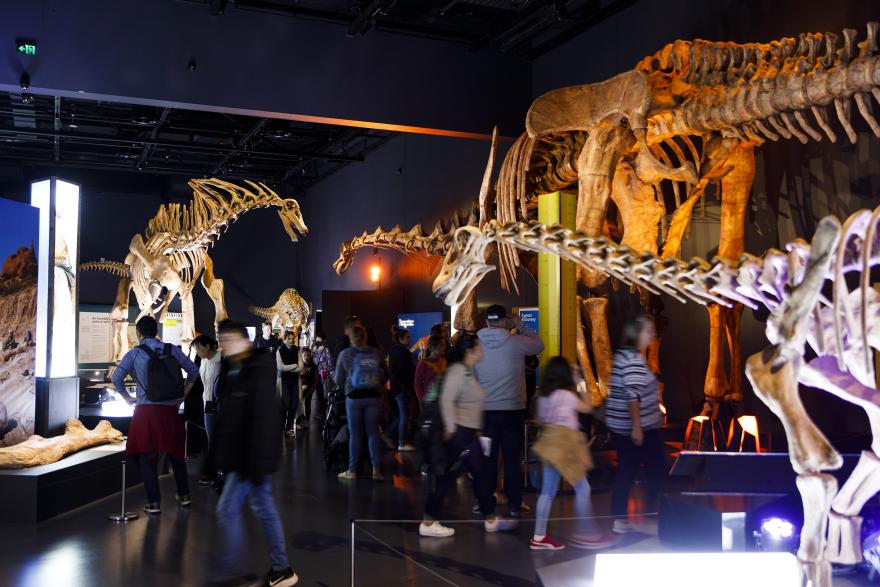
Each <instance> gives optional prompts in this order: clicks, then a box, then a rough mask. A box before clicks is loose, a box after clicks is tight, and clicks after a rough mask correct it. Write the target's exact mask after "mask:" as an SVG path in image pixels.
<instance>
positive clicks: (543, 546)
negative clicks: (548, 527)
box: [529, 536, 565, 550]
mask: <svg viewBox="0 0 880 587" xmlns="http://www.w3.org/2000/svg"><path fill="white" fill-rule="evenodd" d="M529 548H531V549H532V550H562V549H563V548H565V545H564V544H563V543H561V542H556V541H555V540H553V539H552V538H550V536H544V537H543V538H541V539H540V540H535V539H534V537H533V538H532V539H531V540H530V541H529Z"/></svg>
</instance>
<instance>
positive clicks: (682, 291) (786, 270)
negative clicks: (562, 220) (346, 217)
mask: <svg viewBox="0 0 880 587" xmlns="http://www.w3.org/2000/svg"><path fill="white" fill-rule="evenodd" d="M493 242H494V243H500V244H506V245H509V246H511V247H516V248H517V249H522V250H526V251H533V252H542V253H550V254H554V255H557V256H559V257H560V258H562V259H565V260H569V261H572V262H574V263H576V264H577V265H578V266H579V267H581V268H584V269H586V270H590V271H595V272H598V273H601V274H602V275H605V276H608V277H611V278H614V279H618V280H620V281H622V282H623V283H626V284H629V285H633V286H638V287H642V288H645V289H647V290H648V291H651V292H653V293H657V294H660V293H666V294H669V295H670V296H672V297H674V298H676V299H677V300H679V301H682V302H684V301H692V302H696V303H698V304H701V305H707V304H718V305H720V306H723V307H732V306H734V305H736V304H744V305H746V306H749V307H752V308H757V307H760V306H763V307H766V308H767V309H769V310H770V311H771V314H770V317H769V319H768V320H767V326H766V335H767V338H768V340H769V341H770V345H771V346H769V347H767V348H766V349H765V350H764V351H763V352H761V353H758V354H755V355H753V356H752V357H750V358H749V359H748V361H747V364H746V374H747V376H748V378H749V380H750V381H751V382H752V385H753V387H754V389H755V392H756V394H757V396H758V397H759V398H760V399H761V400H762V401H763V402H764V403H765V404H767V406H768V407H769V408H770V410H771V411H773V413H774V414H776V415H777V416H778V417H779V419H780V420H781V421H782V424H783V428H784V430H785V434H786V438H787V440H788V446H789V456H790V460H791V463H792V467H793V468H794V470H795V472H796V473H797V475H798V477H797V487H798V490H799V491H800V493H801V497H802V500H803V506H804V526H803V528H802V531H801V543H800V548H799V550H798V553H797V555H798V558H799V560H800V561H801V563H802V568H803V570H804V573H805V576H806V578H807V579H809V580H810V581H812V582H813V585H815V586H817V587H826V586H829V585H831V563H832V562H837V563H844V564H853V563H855V562H858V561H860V560H861V557H862V553H861V535H860V529H861V521H862V520H861V518H860V517H859V516H858V514H859V512H860V511H861V509H862V507H863V506H864V504H865V503H866V502H867V500H868V499H870V498H871V497H872V496H873V495H875V494H876V493H877V492H878V491H880V390H878V389H877V384H876V380H875V372H874V363H873V352H874V351H876V350H878V349H880V293H878V292H877V291H876V290H875V289H874V287H873V285H874V282H873V280H872V276H871V272H872V270H873V269H874V268H875V267H877V266H880V208H877V209H876V210H874V211H873V212H871V211H868V210H862V211H860V212H857V213H855V214H853V215H852V216H850V217H849V218H848V219H847V220H846V222H844V223H843V226H841V224H840V222H839V221H838V220H837V218H835V217H833V216H828V217H826V218H824V219H822V220H821V221H820V222H819V224H818V227H817V229H816V233H815V235H814V236H813V240H812V243H810V244H808V243H806V242H805V241H803V240H800V239H798V240H795V241H793V242H792V243H790V244H789V245H787V247H786V250H785V251H779V250H775V249H771V250H769V251H768V252H767V253H766V254H765V255H764V257H763V258H758V257H753V256H751V255H744V256H743V257H742V258H741V259H740V260H739V262H738V263H735V262H731V261H728V260H724V259H716V260H715V261H714V262H712V263H708V262H706V261H705V260H703V259H700V258H694V259H692V260H691V261H690V262H689V263H685V262H682V261H680V260H678V259H675V258H668V257H667V258H661V257H658V256H656V255H653V254H647V253H641V254H640V253H637V252H635V251H633V250H632V249H630V248H629V247H626V246H622V245H618V244H615V243H613V242H611V241H609V240H607V239H604V238H593V237H591V236H588V235H585V234H583V233H580V232H574V231H571V230H568V229H565V228H563V227H560V226H550V227H547V226H545V225H542V224H538V223H535V222H528V223H513V224H501V223H499V222H497V221H491V222H489V223H487V225H486V226H484V227H483V228H482V229H479V228H476V227H470V226H467V227H462V228H460V229H458V230H457V231H456V233H455V237H454V242H453V247H452V248H451V249H450V251H449V253H448V254H447V256H446V258H445V259H444V263H443V267H442V268H441V271H440V273H439V274H438V276H437V279H436V280H435V281H434V285H433V287H434V292H435V294H436V295H437V296H438V297H439V298H441V299H443V300H444V302H445V303H447V304H455V303H458V302H460V301H461V300H462V299H464V298H465V297H466V296H467V295H468V294H469V292H470V291H471V290H473V288H474V287H475V286H476V285H477V283H478V282H479V281H480V280H481V279H482V278H483V276H485V275H486V274H487V273H488V272H490V271H492V270H493V269H494V267H492V266H491V265H489V264H488V263H487V257H488V255H489V246H490V244H491V243H493ZM826 285H827V286H826ZM829 293H830V299H829V297H828V294H829ZM806 345H809V347H810V349H811V350H812V351H813V352H814V353H815V354H816V355H817V357H816V358H815V359H812V360H810V361H809V362H805V358H804V355H805V353H806V349H805V346H806ZM798 383H802V384H804V385H807V386H809V387H814V388H818V389H822V390H825V391H827V392H829V393H832V394H834V395H835V396H837V397H839V398H841V399H843V400H844V401H847V402H850V403H852V404H855V405H858V406H861V407H862V408H863V409H864V410H865V411H866V413H867V415H868V420H869V423H870V426H871V433H872V438H873V440H872V444H871V447H870V450H867V451H863V452H862V455H861V458H860V460H859V463H858V465H857V466H856V468H855V470H854V471H853V473H852V474H851V475H850V477H849V478H848V479H847V481H846V482H845V483H844V485H843V486H842V487H841V488H840V490H839V491H838V488H837V481H836V479H835V478H834V477H833V476H831V475H829V474H827V473H826V472H827V471H833V470H836V469H838V468H840V466H841V465H842V459H841V457H840V455H839V454H838V453H837V451H835V450H834V448H833V447H832V446H831V444H830V443H829V442H828V440H827V439H826V438H825V436H824V435H823V434H822V432H821V431H820V430H819V429H818V428H817V427H816V425H815V424H814V423H813V421H812V420H811V419H810V417H809V415H808V414H807V412H806V410H805V409H804V406H803V404H802V403H801V400H800V396H799V395H798Z"/></svg>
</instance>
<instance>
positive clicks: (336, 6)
mask: <svg viewBox="0 0 880 587" xmlns="http://www.w3.org/2000/svg"><path fill="white" fill-rule="evenodd" d="M180 1H182V2H192V3H195V4H203V5H205V7H206V10H207V11H208V12H209V13H210V14H212V15H214V16H217V17H223V16H224V15H230V14H232V13H234V11H235V10H257V11H262V12H270V13H273V14H278V15H280V16H289V17H297V18H305V19H313V20H321V21H326V22H331V23H335V24H339V25H342V27H344V28H343V29H342V30H341V31H340V34H345V35H347V36H350V37H351V36H356V35H364V34H367V33H369V32H370V31H371V30H378V31H386V32H391V33H400V34H407V35H416V36H421V37H428V38H433V39H443V40H447V41H453V42H457V43H465V44H467V45H471V46H472V47H474V48H488V47H491V48H495V49H497V50H500V51H502V52H505V53H508V52H509V53H517V54H522V55H523V56H524V57H525V58H526V59H534V58H535V57H538V56H540V55H543V54H544V53H546V52H548V51H550V50H552V49H554V48H556V47H558V46H559V45H561V44H562V43H564V42H566V41H567V40H569V39H571V38H572V37H574V36H576V35H578V34H580V33H582V32H584V31H585V30H587V29H588V28H590V27H592V26H594V25H596V24H598V23H599V22H601V21H603V20H605V19H606V18H609V17H610V16H613V15H614V14H616V13H617V12H620V11H621V10H623V9H624V8H626V7H628V6H630V5H632V4H635V2H636V0H180Z"/></svg>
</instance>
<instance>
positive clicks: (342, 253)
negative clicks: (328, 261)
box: [333, 243, 354, 275]
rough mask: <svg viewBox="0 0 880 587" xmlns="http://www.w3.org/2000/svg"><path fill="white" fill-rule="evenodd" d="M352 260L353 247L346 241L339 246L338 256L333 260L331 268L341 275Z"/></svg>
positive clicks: (347, 268) (349, 266)
mask: <svg viewBox="0 0 880 587" xmlns="http://www.w3.org/2000/svg"><path fill="white" fill-rule="evenodd" d="M352 262H354V249H353V248H352V247H351V246H350V245H349V244H348V243H342V244H341V245H340V246H339V258H338V259H336V261H334V262H333V269H335V270H336V274H337V275H342V274H343V273H345V272H346V271H348V270H349V269H351V264H352Z"/></svg>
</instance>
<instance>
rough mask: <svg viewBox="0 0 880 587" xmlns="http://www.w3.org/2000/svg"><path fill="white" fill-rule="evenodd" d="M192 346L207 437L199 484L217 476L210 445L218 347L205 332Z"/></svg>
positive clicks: (215, 416) (213, 418)
mask: <svg viewBox="0 0 880 587" xmlns="http://www.w3.org/2000/svg"><path fill="white" fill-rule="evenodd" d="M192 344H193V348H195V350H196V355H198V357H199V358H200V359H201V362H200V363H199V377H200V378H201V380H202V388H203V391H202V403H203V406H204V413H205V436H207V438H208V451H207V454H206V457H205V462H204V463H203V465H202V475H201V477H200V478H199V485H208V484H210V483H211V482H212V481H214V479H216V478H217V469H216V467H215V465H214V458H213V451H212V450H211V445H212V444H213V442H212V441H213V438H214V424H215V423H216V418H217V379H218V377H219V375H220V361H221V359H222V357H221V355H220V348H219V346H218V344H217V341H216V340H214V339H213V338H211V337H210V336H208V335H206V334H200V335H198V336H197V337H196V338H195V339H194V340H193V343H192Z"/></svg>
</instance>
